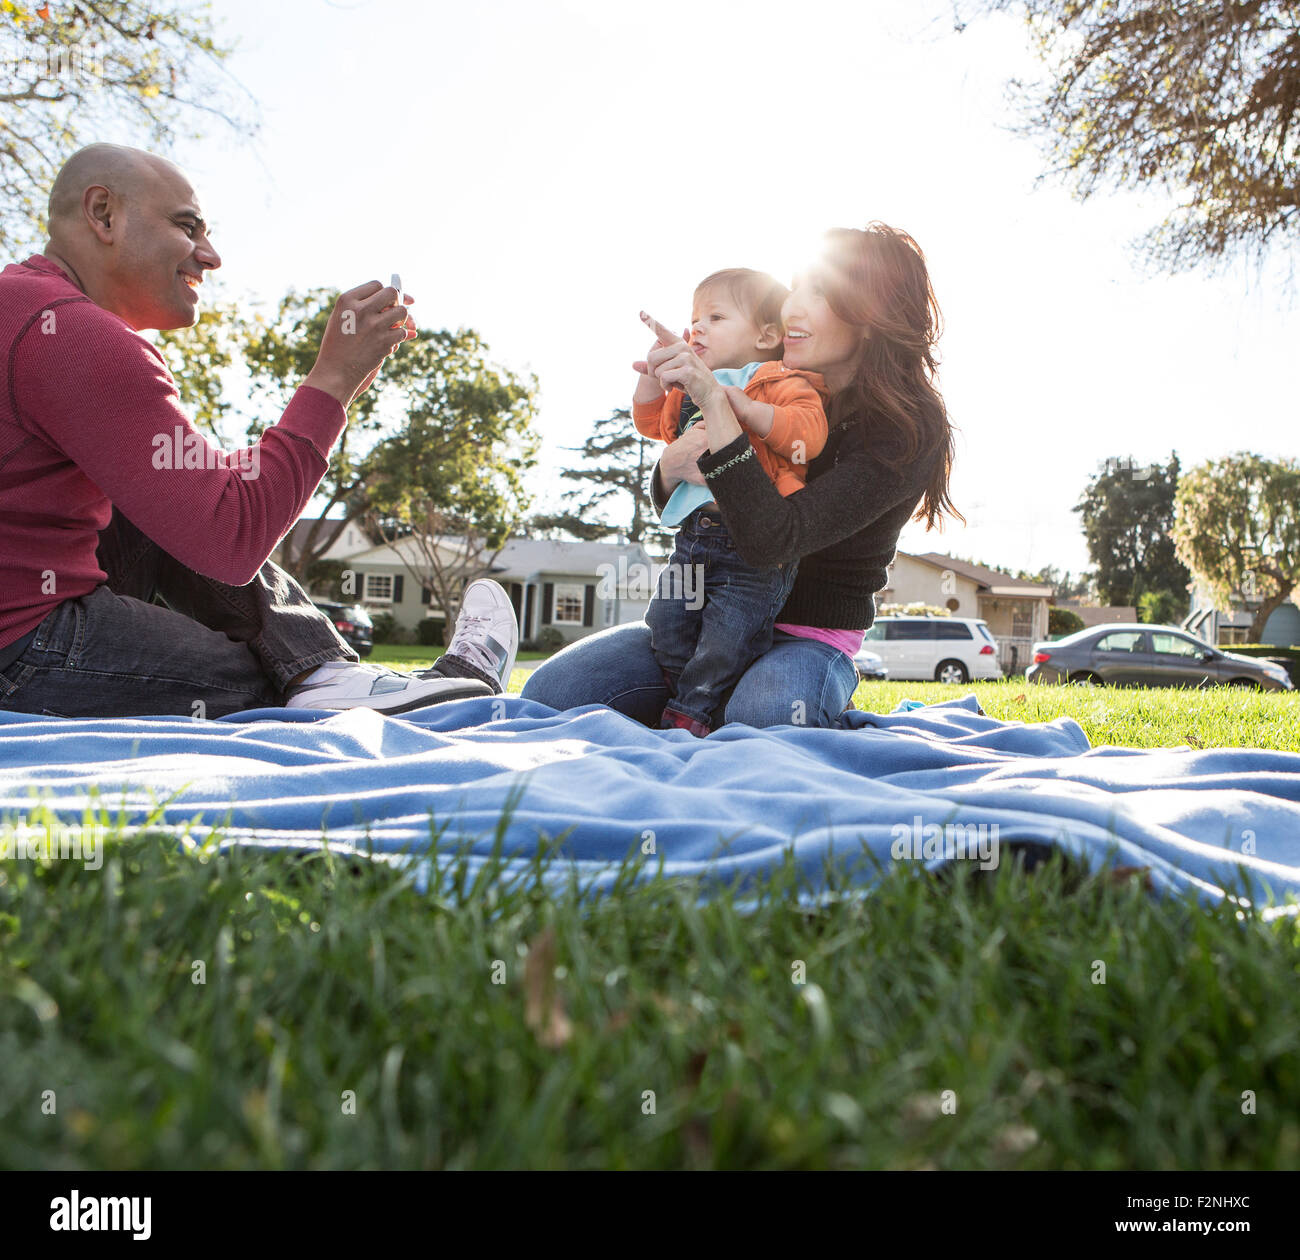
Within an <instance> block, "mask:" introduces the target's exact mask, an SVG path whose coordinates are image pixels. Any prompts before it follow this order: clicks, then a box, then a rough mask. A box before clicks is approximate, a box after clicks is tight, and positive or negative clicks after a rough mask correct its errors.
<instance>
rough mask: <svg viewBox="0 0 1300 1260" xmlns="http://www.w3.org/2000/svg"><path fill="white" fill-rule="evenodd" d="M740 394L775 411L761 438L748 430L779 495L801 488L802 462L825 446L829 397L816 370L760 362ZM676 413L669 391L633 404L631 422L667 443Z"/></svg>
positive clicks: (677, 397)
mask: <svg viewBox="0 0 1300 1260" xmlns="http://www.w3.org/2000/svg"><path fill="white" fill-rule="evenodd" d="M745 393H746V394H747V395H748V396H749V397H750V398H752V399H754V401H755V402H761V403H771V405H772V406H773V407H774V408H775V409H776V415H775V416H774V417H773V419H772V431H771V432H770V433H769V434H768V435H767V437H765V438H758V437H755V436H754V435H753V434H752V433H751V434H750V435H749V440H750V443H751V444H752V445H753V447H754V454H755V455H757V456H758V462H759V463H760V464H762V466H763V471H764V472H766V473H767V475H768V476H769V477H770V478H771V479H772V484H773V485H774V486H776V488H777V490H779V491H780V492H781V494H792V493H794V491H796V490H799V489H801V488H802V487H803V483H804V478H805V477H806V476H807V473H808V464H809V463H810V462H811V461H812V460H814V459H816V458H817V456H818V455H820V454H821V453H822V448H823V447H824V446H825V445H826V432H827V430H826V409H825V406H824V401H825V400H828V399H829V398H830V394H829V393H828V391H827V389H826V384H825V382H824V381H823V380H822V378H821V377H820V376H819V375H818V374H817V373H816V372H802V371H800V370H799V369H798V368H788V367H786V366H785V364H784V363H780V362H773V363H764V364H763V366H762V367H760V368H759V369H758V371H757V372H755V373H754V375H753V376H752V377H751V378H750V381H749V384H748V385H746V386H745ZM681 413H682V391H681V390H680V389H674V390H671V391H670V392H669V394H668V397H667V398H665V399H664V400H663V401H662V402H652V403H633V405H632V423H633V424H635V425H636V429H637V432H638V433H644V434H645V436H646V437H649V438H655V439H657V440H658V441H660V442H672V441H674V440H675V439H676V437H677V422H678V419H679V417H680V416H681ZM742 427H743V426H742ZM799 443H802V445H798V444H799Z"/></svg>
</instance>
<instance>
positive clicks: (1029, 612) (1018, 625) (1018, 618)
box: [1011, 604, 1034, 639]
mask: <svg viewBox="0 0 1300 1260" xmlns="http://www.w3.org/2000/svg"><path fill="white" fill-rule="evenodd" d="M1033 634H1034V610H1033V609H1032V608H1031V607H1030V606H1029V605H1028V604H1023V605H1021V606H1020V607H1018V608H1015V609H1013V610H1012V613H1011V637H1012V638H1013V639H1029V638H1032V637H1033Z"/></svg>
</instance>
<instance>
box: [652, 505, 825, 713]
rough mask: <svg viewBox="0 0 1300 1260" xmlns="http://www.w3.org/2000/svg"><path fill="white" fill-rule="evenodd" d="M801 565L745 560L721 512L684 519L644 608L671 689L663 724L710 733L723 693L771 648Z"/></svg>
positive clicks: (692, 514) (654, 644)
mask: <svg viewBox="0 0 1300 1260" xmlns="http://www.w3.org/2000/svg"><path fill="white" fill-rule="evenodd" d="M798 568H799V566H798V565H797V564H783V565H772V566H769V567H767V568H762V569H759V568H754V567H753V566H751V565H747V564H746V563H745V562H744V561H743V560H741V558H740V556H739V555H738V554H737V552H736V544H735V542H734V540H733V539H732V537H731V532H730V531H729V530H728V529H727V527H726V525H725V524H724V523H723V520H722V517H720V516H719V515H718V514H717V512H716V511H714V512H710V511H706V510H703V509H701V510H698V511H696V512H693V513H691V515H690V516H688V517H687V518H686V520H685V521H683V522H682V527H681V528H680V529H679V530H678V531H677V539H676V542H675V543H674V545H673V554H672V558H671V560H669V562H668V564H667V566H666V567H665V568H664V570H663V572H662V573H661V574H660V575H659V585H658V588H657V590H656V591H655V597H654V599H652V600H651V601H650V607H649V608H648V609H647V610H646V615H645V619H646V624H647V625H648V626H649V627H650V646H651V648H652V650H653V651H654V654H655V659H656V660H657V661H658V662H659V665H660V667H661V668H662V669H663V671H664V674H665V675H666V676H667V678H668V680H669V682H670V683H671V686H672V693H673V694H672V699H671V700H669V702H668V704H667V705H666V706H665V707H664V714H663V720H662V722H661V723H660V725H662V726H686V727H687V728H688V729H690V730H692V731H694V732H695V734H697V735H707V734H708V732H709V730H710V728H711V727H712V726H714V725H715V722H714V714H715V710H717V708H718V706H719V705H720V703H721V702H722V698H723V697H724V696H725V695H727V693H728V692H730V691H731V689H732V688H733V687H734V686H735V685H736V683H737V682H738V681H739V680H740V677H741V675H742V674H744V672H745V670H746V669H748V668H749V666H750V665H752V664H753V663H754V662H755V661H756V660H758V658H759V657H760V656H762V655H763V654H764V653H765V652H766V651H768V650H769V649H770V648H771V646H772V623H773V622H774V621H775V620H776V617H777V614H778V613H779V612H780V611H781V608H782V606H783V605H784V604H785V601H786V599H787V597H788V596H789V594H790V588H791V587H792V586H793V585H794V579H795V574H796V573H797V572H798Z"/></svg>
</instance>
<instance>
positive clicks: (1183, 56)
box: [955, 0, 1300, 270]
mask: <svg viewBox="0 0 1300 1260" xmlns="http://www.w3.org/2000/svg"><path fill="white" fill-rule="evenodd" d="M955 3H956V13H957V22H958V29H961V26H962V21H961V13H962V10H963V9H965V10H967V11H968V12H972V11H976V10H982V11H985V12H988V11H996V12H1007V11H1015V12H1021V13H1023V14H1024V15H1025V17H1026V19H1027V22H1028V24H1029V27H1030V30H1031V32H1032V36H1033V39H1034V42H1035V44H1036V46H1037V51H1038V53H1039V55H1040V57H1041V59H1042V60H1043V62H1044V63H1045V65H1046V67H1047V71H1048V81H1047V82H1046V83H1036V84H1030V85H1026V84H1023V83H1019V82H1018V83H1016V84H1015V85H1014V89H1015V93H1016V95H1017V96H1018V98H1019V104H1020V107H1021V109H1022V111H1023V112H1024V114H1025V115H1026V116H1027V119H1028V122H1027V125H1026V127H1025V130H1026V131H1027V132H1028V133H1029V134H1031V135H1038V136H1041V137H1042V139H1043V142H1044V145H1045V149H1046V155H1047V158H1048V161H1049V162H1050V163H1051V164H1052V171H1051V173H1052V174H1058V175H1063V176H1064V177H1065V178H1066V180H1067V181H1068V182H1069V183H1070V184H1072V185H1073V188H1074V191H1075V193H1076V194H1077V195H1078V196H1079V198H1080V199H1081V200H1083V199H1086V198H1088V197H1089V196H1091V195H1092V194H1093V193H1095V192H1097V191H1099V190H1102V189H1106V188H1110V187H1117V188H1142V187H1145V186H1147V185H1151V184H1156V185H1159V186H1161V187H1163V188H1165V189H1168V190H1170V191H1172V192H1173V193H1174V194H1175V195H1177V196H1180V197H1181V198H1182V199H1183V200H1182V204H1181V205H1180V206H1179V207H1178V208H1177V209H1176V210H1174V211H1173V212H1172V213H1171V214H1170V215H1169V216H1168V218H1167V219H1166V220H1165V221H1164V222H1163V223H1162V224H1160V225H1158V226H1157V227H1155V228H1153V229H1152V230H1151V231H1150V232H1149V233H1147V235H1146V236H1145V238H1144V239H1143V242H1142V243H1143V244H1144V246H1145V247H1146V249H1147V251H1148V252H1149V254H1150V255H1151V257H1152V258H1153V260H1154V261H1155V262H1156V263H1157V265H1159V266H1163V267H1165V268H1168V269H1170V270H1178V269H1181V268H1185V267H1188V266H1194V265H1196V264H1200V263H1205V262H1210V263H1213V262H1215V261H1218V260H1220V259H1221V258H1223V257H1224V256H1227V255H1231V254H1232V253H1234V252H1237V251H1243V252H1245V253H1247V254H1254V255H1255V256H1257V257H1262V256H1263V255H1264V253H1265V252H1266V250H1267V247H1268V246H1269V243H1270V242H1271V241H1273V240H1274V239H1277V240H1285V239H1286V238H1288V237H1290V238H1291V239H1294V238H1295V234H1296V232H1297V229H1298V228H1300V194H1298V193H1297V189H1298V188H1300V143H1298V136H1300V117H1298V116H1297V115H1298V114H1300V3H1297V0H1231V2H1228V3H1216V4H1211V3H1206V2H1205V0H955Z"/></svg>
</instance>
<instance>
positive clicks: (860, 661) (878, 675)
mask: <svg viewBox="0 0 1300 1260" xmlns="http://www.w3.org/2000/svg"><path fill="white" fill-rule="evenodd" d="M853 663H854V664H855V665H856V666H857V667H858V677H859V678H860V679H861V680H862V681H863V682H884V681H885V679H886V678H888V677H889V667H888V666H887V665H886V664H885V662H884V660H883V659H882V658H881V657H880V656H878V655H877V654H876V653H875V652H869V651H868V650H867V649H866V648H865V647H863V648H859V649H858V654H857V655H856V656H855V657H854V658H853Z"/></svg>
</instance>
